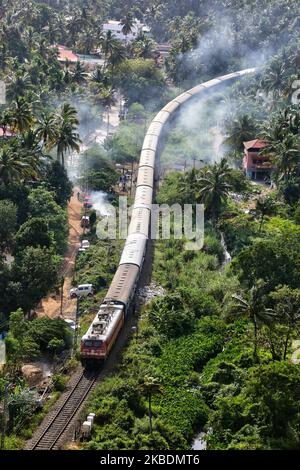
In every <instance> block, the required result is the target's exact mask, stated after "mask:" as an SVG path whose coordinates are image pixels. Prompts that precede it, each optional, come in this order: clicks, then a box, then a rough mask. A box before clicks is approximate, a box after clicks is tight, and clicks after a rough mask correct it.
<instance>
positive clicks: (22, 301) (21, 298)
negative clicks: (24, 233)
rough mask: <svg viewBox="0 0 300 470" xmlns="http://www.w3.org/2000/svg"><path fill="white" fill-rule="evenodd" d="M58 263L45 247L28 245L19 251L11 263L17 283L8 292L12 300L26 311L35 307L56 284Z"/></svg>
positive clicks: (57, 259)
mask: <svg viewBox="0 0 300 470" xmlns="http://www.w3.org/2000/svg"><path fill="white" fill-rule="evenodd" d="M59 265H60V260H59V258H58V257H56V256H53V254H52V252H51V251H50V250H49V249H47V248H40V247H37V248H34V247H30V246H28V247H26V248H25V249H24V250H23V251H21V252H19V253H18V255H17V256H16V258H15V260H14V262H13V265H12V276H13V279H14V283H18V285H19V288H16V290H15V292H11V293H10V294H11V295H14V297H12V302H14V304H15V305H16V306H18V305H21V306H22V308H24V310H25V311H27V312H28V311H29V310H30V309H31V308H33V307H35V306H36V305H37V303H38V302H39V300H40V299H41V298H42V297H44V296H45V295H46V294H47V293H48V292H49V290H50V289H51V288H53V287H55V286H56V284H57V282H58V280H57V270H58V266H59ZM12 289H13V288H12Z"/></svg>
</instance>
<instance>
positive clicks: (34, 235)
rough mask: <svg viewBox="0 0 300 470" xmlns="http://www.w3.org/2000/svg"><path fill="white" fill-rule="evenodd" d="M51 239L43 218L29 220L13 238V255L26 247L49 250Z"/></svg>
mask: <svg viewBox="0 0 300 470" xmlns="http://www.w3.org/2000/svg"><path fill="white" fill-rule="evenodd" d="M51 242H52V240H51V237H50V235H49V233H48V224H47V222H46V221H45V220H44V219H43V218H41V217H40V218H38V217H35V218H33V219H29V220H28V221H27V222H25V223H24V224H23V225H21V227H20V228H19V230H18V232H17V234H16V236H15V247H14V251H15V253H18V252H19V251H21V250H24V248H26V247H28V246H32V247H35V248H37V247H45V248H50V245H51Z"/></svg>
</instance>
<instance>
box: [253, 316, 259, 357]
mask: <svg viewBox="0 0 300 470" xmlns="http://www.w3.org/2000/svg"><path fill="white" fill-rule="evenodd" d="M253 325H254V350H253V358H254V361H255V362H257V363H258V362H259V357H258V353H257V333H258V326H257V321H256V320H255V319H254V320H253Z"/></svg>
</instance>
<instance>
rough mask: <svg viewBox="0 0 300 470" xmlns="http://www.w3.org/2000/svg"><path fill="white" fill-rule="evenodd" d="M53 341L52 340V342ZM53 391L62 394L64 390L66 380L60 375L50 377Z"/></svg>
mask: <svg viewBox="0 0 300 470" xmlns="http://www.w3.org/2000/svg"><path fill="white" fill-rule="evenodd" d="M52 341H53V340H52ZM52 380H53V384H54V389H55V390H56V391H57V392H63V391H64V390H65V388H66V384H67V380H68V378H67V377H66V376H64V375H61V374H56V375H53V377H52Z"/></svg>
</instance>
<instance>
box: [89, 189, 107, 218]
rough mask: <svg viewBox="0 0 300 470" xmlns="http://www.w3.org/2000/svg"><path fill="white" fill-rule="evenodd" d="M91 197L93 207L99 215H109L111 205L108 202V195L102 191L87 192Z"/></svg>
mask: <svg viewBox="0 0 300 470" xmlns="http://www.w3.org/2000/svg"><path fill="white" fill-rule="evenodd" d="M89 197H90V198H91V201H92V204H93V209H95V211H96V212H97V214H98V215H100V216H101V217H106V216H110V215H111V205H110V204H109V202H108V196H107V194H106V193H104V192H103V191H91V192H90V193H89Z"/></svg>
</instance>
